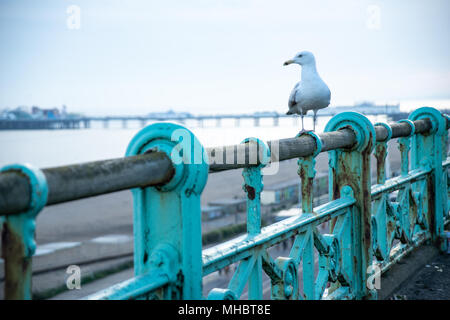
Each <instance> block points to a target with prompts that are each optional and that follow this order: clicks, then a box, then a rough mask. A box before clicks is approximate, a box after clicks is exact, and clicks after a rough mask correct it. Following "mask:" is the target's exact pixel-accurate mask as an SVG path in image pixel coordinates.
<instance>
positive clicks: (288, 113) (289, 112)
mask: <svg viewBox="0 0 450 320" xmlns="http://www.w3.org/2000/svg"><path fill="white" fill-rule="evenodd" d="M286 114H287V115H290V114H294V113H293V112H292V111H291V110H289V111H288V112H286Z"/></svg>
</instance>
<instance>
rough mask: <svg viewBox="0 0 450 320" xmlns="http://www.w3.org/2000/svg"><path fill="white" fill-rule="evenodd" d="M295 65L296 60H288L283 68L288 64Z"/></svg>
mask: <svg viewBox="0 0 450 320" xmlns="http://www.w3.org/2000/svg"><path fill="white" fill-rule="evenodd" d="M291 63H294V60H288V61H286V62H285V63H283V66H287V65H288V64H291Z"/></svg>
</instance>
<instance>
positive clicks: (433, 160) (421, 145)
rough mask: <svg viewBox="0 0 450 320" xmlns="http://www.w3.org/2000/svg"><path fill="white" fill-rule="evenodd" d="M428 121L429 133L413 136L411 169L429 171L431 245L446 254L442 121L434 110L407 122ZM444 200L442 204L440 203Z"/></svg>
mask: <svg viewBox="0 0 450 320" xmlns="http://www.w3.org/2000/svg"><path fill="white" fill-rule="evenodd" d="M425 118H429V119H430V121H431V123H432V129H431V130H430V132H428V133H426V134H416V135H415V136H414V137H413V141H412V154H411V168H412V169H417V168H431V169H432V172H431V175H430V178H429V179H428V188H427V189H428V194H429V197H428V211H429V212H428V217H429V226H430V232H431V235H432V241H433V242H434V243H435V244H436V245H437V246H438V247H439V248H440V250H441V251H445V250H447V241H446V238H445V234H444V217H445V216H446V214H447V212H444V210H445V208H446V206H445V205H444V201H447V200H446V199H447V194H446V193H447V192H446V191H447V188H446V187H445V186H444V178H443V168H442V159H443V155H442V153H443V152H444V151H445V150H446V147H445V146H444V145H443V141H444V140H445V139H443V136H444V135H446V134H447V128H446V119H445V118H444V116H442V114H441V112H440V111H439V110H437V109H434V108H430V107H423V108H419V109H417V110H415V111H414V112H413V113H411V115H410V116H409V120H411V121H415V120H419V119H425ZM444 199H445V200H444Z"/></svg>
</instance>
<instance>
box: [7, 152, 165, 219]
mask: <svg viewBox="0 0 450 320" xmlns="http://www.w3.org/2000/svg"><path fill="white" fill-rule="evenodd" d="M42 171H43V172H44V175H45V177H46V179H47V183H48V188H49V193H48V200H47V205H51V204H57V203H61V202H66V201H70V200H76V199H82V198H87V197H92V196H97V195H101V194H106V193H111V192H115V191H120V190H126V189H130V188H137V187H146V186H154V185H159V184H164V183H165V182H167V181H169V180H170V179H171V177H172V175H173V173H174V169H173V166H172V162H171V161H170V159H169V157H168V156H167V155H166V154H165V153H163V152H151V153H147V154H143V155H139V156H131V157H125V158H119V159H112V160H105V161H95V162H88V163H83V164H76V165H70V166H62V167H56V168H49V169H43V170H42ZM29 203H30V186H29V182H28V179H27V177H25V176H24V175H21V174H20V173H18V172H5V173H1V174H0V215H7V214H15V213H19V212H22V211H24V210H26V209H27V208H28V205H29Z"/></svg>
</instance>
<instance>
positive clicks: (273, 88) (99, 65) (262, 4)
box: [0, 0, 450, 115]
mask: <svg viewBox="0 0 450 320" xmlns="http://www.w3.org/2000/svg"><path fill="white" fill-rule="evenodd" d="M449 39H450V1H448V0H429V1H424V0H384V1H381V0H380V1H376V0H374V1H365V0H342V1H335V0H317V1H312V0H309V1H306V0H295V1H294V0H293V1H285V0H280V1H273V0H216V1H213V0H192V1H182V0H179V1H175V0H167V1H148V0H147V1H144V0H142V1H137V0H128V1H114V0H83V1H82V0H70V1H68V0H40V1H32V0H28V1H25V0H2V1H1V2H0V43H1V50H0V109H3V108H15V107H16V106H19V105H24V106H31V105H38V106H40V107H42V108H51V107H55V106H56V107H61V105H63V104H64V105H66V106H67V109H68V111H69V112H80V113H83V114H85V115H137V114H146V113H149V112H158V111H165V110H168V109H173V110H176V111H188V112H191V113H194V114H214V113H218V114H220V113H247V112H255V111H278V112H285V111H286V110H287V101H288V97H289V93H290V91H291V90H292V88H293V87H294V85H295V83H296V82H297V81H299V80H300V66H298V65H289V66H286V67H284V66H283V62H284V61H286V60H288V59H290V58H292V57H293V56H294V55H295V54H296V53H297V52H300V51H303V50H308V51H311V52H313V53H314V55H315V57H316V61H317V69H318V71H319V74H320V75H321V77H322V78H323V80H324V81H325V82H326V83H327V84H328V86H329V87H330V90H331V105H348V104H353V103H355V102H360V101H374V102H377V103H401V104H402V106H403V105H407V104H409V103H410V102H411V103H413V101H424V100H426V101H430V100H433V101H450V90H449V89H450V59H449V55H450V41H449Z"/></svg>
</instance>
